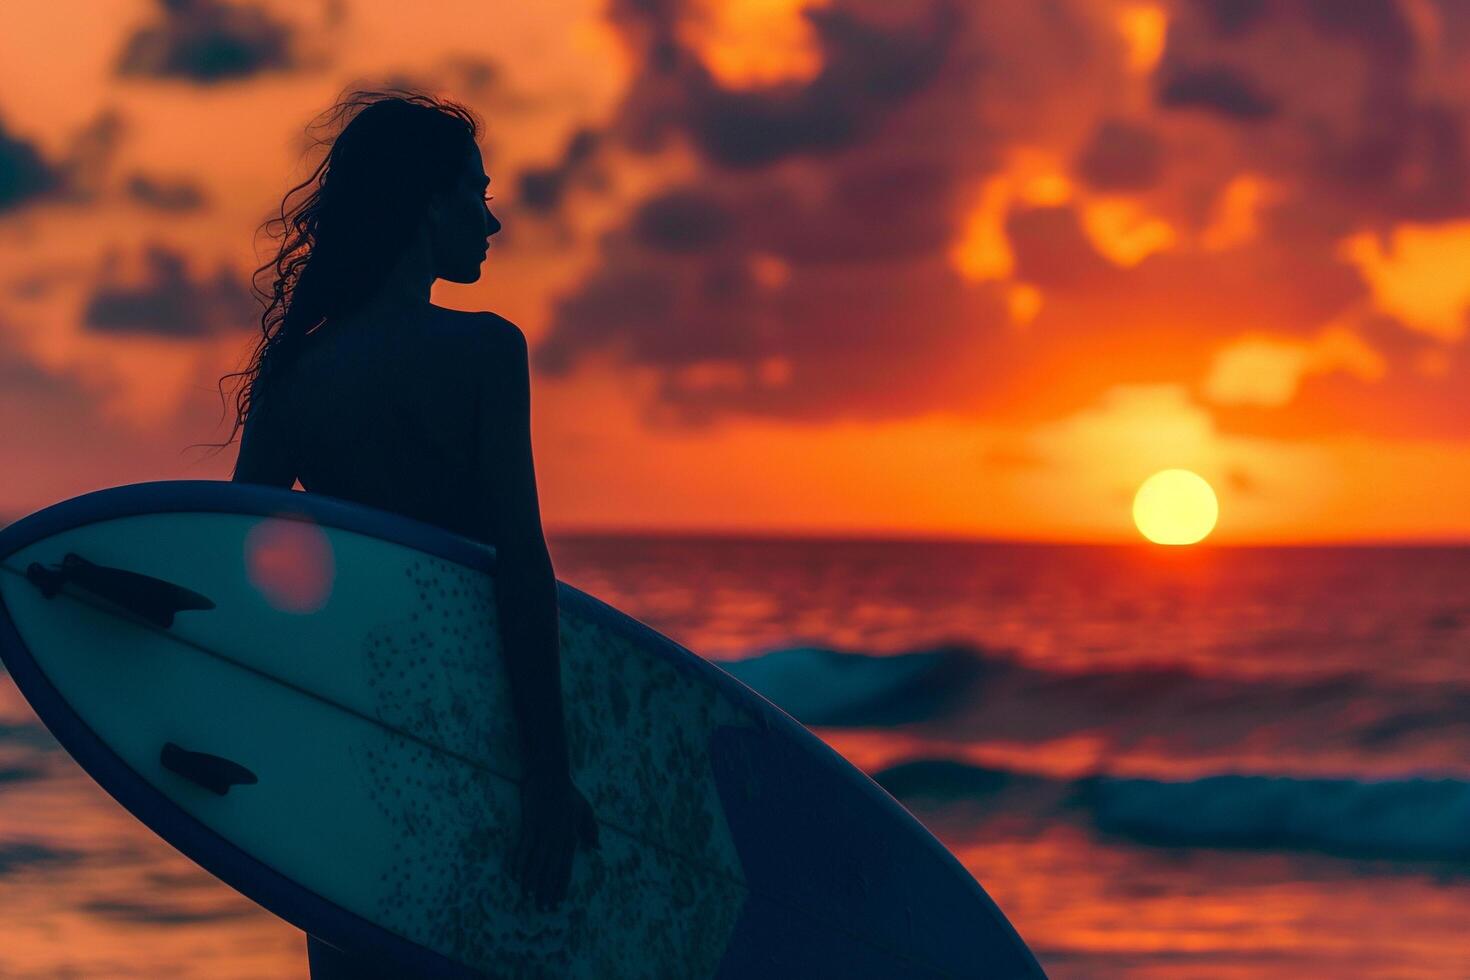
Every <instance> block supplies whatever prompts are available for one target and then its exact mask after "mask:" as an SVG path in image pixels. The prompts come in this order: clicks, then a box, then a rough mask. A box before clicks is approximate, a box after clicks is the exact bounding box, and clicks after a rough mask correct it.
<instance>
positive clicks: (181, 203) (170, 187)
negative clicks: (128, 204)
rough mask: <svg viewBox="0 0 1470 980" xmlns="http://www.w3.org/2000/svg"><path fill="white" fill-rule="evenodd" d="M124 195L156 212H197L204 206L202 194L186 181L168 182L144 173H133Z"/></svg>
mask: <svg viewBox="0 0 1470 980" xmlns="http://www.w3.org/2000/svg"><path fill="white" fill-rule="evenodd" d="M124 193H125V194H127V196H128V197H129V198H131V199H132V200H134V201H137V202H138V203H139V204H142V205H144V206H145V207H149V208H153V209H155V210H158V211H197V210H198V209H200V208H202V207H203V206H204V200H205V198H204V192H203V191H202V190H200V188H199V185H198V184H196V183H194V182H193V181H191V180H187V179H183V178H180V179H174V180H169V179H166V178H162V177H154V176H152V175H150V174H145V173H134V174H132V175H130V176H129V177H128V179H127V183H126V184H125V185H124Z"/></svg>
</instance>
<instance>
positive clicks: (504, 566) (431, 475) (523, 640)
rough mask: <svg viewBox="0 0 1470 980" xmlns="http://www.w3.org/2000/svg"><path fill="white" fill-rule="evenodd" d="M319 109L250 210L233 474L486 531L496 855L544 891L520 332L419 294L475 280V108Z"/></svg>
mask: <svg viewBox="0 0 1470 980" xmlns="http://www.w3.org/2000/svg"><path fill="white" fill-rule="evenodd" d="M325 117H326V118H325V124H326V125H327V126H328V127H329V129H330V130H331V131H333V132H336V133H337V135H336V136H335V138H334V139H332V138H328V139H325V140H318V143H319V144H321V145H327V146H328V147H329V148H328V151H327V153H326V156H325V158H324V159H323V160H322V162H321V163H320V164H319V165H318V166H317V168H316V170H315V172H314V173H313V174H312V175H311V177H309V178H307V180H305V181H303V182H302V183H301V184H299V185H297V186H296V187H294V188H292V189H291V191H289V192H287V194H286V198H285V200H284V201H283V202H282V206H281V217H280V218H279V219H272V220H271V221H269V222H267V228H268V229H270V230H272V235H273V237H275V231H274V229H275V228H276V227H277V226H278V227H279V237H280V239H281V244H280V248H279V251H278V252H277V255H276V257H275V259H274V260H273V261H272V262H268V263H266V264H265V265H263V266H261V267H260V268H259V269H257V270H256V277H257V280H259V278H260V276H261V274H262V273H265V274H266V278H267V281H269V282H271V288H270V289H269V290H268V291H266V293H265V296H266V298H265V299H264V300H263V302H265V304H266V309H265V312H264V313H263V314H262V315H261V324H262V332H263V335H264V336H263V337H262V338H261V339H260V341H259V344H258V346H257V347H256V350H255V353H254V356H253V358H252V364H251V366H250V368H249V370H247V371H244V372H237V373H238V374H244V375H246V382H245V384H244V385H242V388H241V390H240V392H239V394H238V396H237V401H236V418H235V428H234V429H233V430H232V431H231V433H230V438H231V439H233V438H234V435H235V432H236V431H239V430H240V429H241V428H242V427H243V429H244V432H243V434H242V435H241V438H240V451H239V456H238V458H237V460H236V463H235V471H234V476H233V479H234V480H235V481H237V482H248V483H264V484H270V485H274V486H279V487H286V488H290V487H291V486H292V485H293V484H294V483H295V481H296V480H297V479H299V480H300V481H301V485H302V487H303V488H304V489H305V490H307V491H309V492H314V493H322V494H327V495H330V496H333V497H341V498H345V499H348V500H353V501H357V502H359V503H363V504H367V505H368V506H372V507H378V508H381V509H384V510H390V511H394V512H397V513H400V514H405V515H407V516H409V517H412V518H416V519H418V520H422V521H429V522H431V523H434V524H438V525H440V526H442V527H445V528H448V529H450V530H452V531H455V532H457V533H460V534H463V535H467V536H469V537H473V538H476V539H478V540H481V541H484V542H486V543H488V544H491V545H493V546H494V547H495V549H496V552H497V565H496V574H495V577H494V593H495V601H496V605H497V609H498V613H499V616H498V621H499V623H500V629H501V635H502V638H503V649H504V651H505V666H506V672H507V675H508V680H509V685H510V690H511V696H512V701H513V705H514V712H515V715H516V724H517V729H518V732H519V735H520V747H521V758H522V772H523V774H524V778H523V781H522V784H521V790H520V799H521V826H520V837H519V842H518V845H517V850H516V853H515V854H514V855H513V856H512V859H511V861H510V867H511V868H512V871H513V873H514V875H515V877H516V879H517V880H518V881H519V883H520V886H521V887H522V889H523V890H524V891H525V892H526V894H528V895H529V896H530V897H532V898H533V899H534V900H535V901H536V902H537V903H538V904H540V905H541V906H542V907H547V906H550V905H554V904H556V903H558V902H560V901H561V899H562V898H563V897H564V895H565V892H566V887H567V883H568V880H569V878H570V876H571V867H572V859H573V857H574V855H575V852H576V848H577V844H578V843H579V842H581V843H585V844H588V845H594V846H595V844H596V835H597V823H596V820H595V819H594V818H593V815H592V810H591V808H590V807H589V805H588V803H587V801H586V799H585V798H584V797H583V796H582V794H581V793H580V792H579V791H578V790H577V788H576V786H575V785H573V783H572V780H571V777H570V769H569V765H568V758H567V746H566V738H565V733H564V730H563V722H562V695H561V680H560V664H559V657H558V644H559V637H558V629H557V606H556V578H555V575H554V572H553V570H552V566H551V557H550V554H549V552H548V551H547V547H546V539H545V536H544V534H543V532H542V528H541V514H540V508H539V505H538V502H537V498H536V479H535V472H534V468H533V464H532V458H531V433H530V387H529V365H528V362H527V348H526V339H525V336H524V335H523V334H522V333H521V331H520V329H519V328H518V327H517V326H516V325H515V324H513V323H511V322H510V321H509V320H506V319H504V318H502V317H500V316H497V315H496V314H494V313H463V312H458V311H454V310H449V309H445V308H442V307H438V306H435V305H433V304H432V303H430V302H429V287H430V286H431V285H432V284H433V282H434V280H435V279H448V280H450V281H451V282H466V283H467V282H474V281H476V280H477V279H479V277H480V264H481V263H482V262H483V261H484V260H485V257H486V254H487V251H488V248H489V240H490V236H492V235H494V234H495V233H496V232H498V231H499V230H500V228H501V225H500V222H499V221H497V220H496V219H495V216H494V215H493V214H491V213H490V208H489V206H488V200H489V199H488V198H486V197H483V196H482V195H483V194H484V192H485V189H486V187H487V186H488V185H489V183H490V178H489V177H488V176H487V175H486V174H485V171H484V164H483V162H482V159H481V156H480V151H479V147H478V145H477V140H478V137H479V135H480V124H479V121H478V120H477V119H476V117H475V115H474V114H473V113H472V112H471V111H470V110H469V109H467V108H465V107H463V106H461V105H458V104H456V103H453V102H449V101H446V100H440V99H436V98H434V97H432V96H428V95H424V94H419V93H413V92H406V91H404V90H401V89H394V90H389V91H383V92H368V91H357V92H353V93H350V94H349V95H347V96H346V97H344V98H343V99H342V100H341V101H340V102H339V103H338V104H337V105H335V106H333V107H332V109H329V110H328V111H327V113H326V114H325ZM344 123H345V125H344ZM311 128H315V124H314V126H313V127H311ZM303 189H307V190H308V193H307V194H306V195H305V197H304V198H303V199H302V200H301V201H300V202H299V203H297V204H295V205H294V206H291V207H289V208H288V203H289V201H290V199H291V196H292V194H294V193H296V192H297V191H301V190H303ZM230 376H231V375H226V377H230ZM228 444H229V442H228V441H226V443H225V445H228ZM307 952H308V960H309V963H310V969H311V976H312V977H313V980H322V978H328V977H371V976H380V975H383V976H402V975H403V973H402V971H394V970H391V969H389V970H387V972H383V971H384V967H382V966H381V965H379V964H376V963H375V962H374V961H373V960H370V959H367V958H366V957H365V956H362V955H354V952H353V951H351V950H339V949H337V948H336V947H333V946H331V945H329V944H327V943H325V942H323V941H321V940H319V939H317V938H316V937H314V936H308V937H307Z"/></svg>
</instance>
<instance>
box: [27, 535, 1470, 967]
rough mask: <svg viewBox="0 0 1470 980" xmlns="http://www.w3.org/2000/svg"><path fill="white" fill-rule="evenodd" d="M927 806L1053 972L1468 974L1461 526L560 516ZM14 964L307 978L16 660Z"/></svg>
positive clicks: (622, 593)
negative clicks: (1069, 535) (1314, 538)
mask: <svg viewBox="0 0 1470 980" xmlns="http://www.w3.org/2000/svg"><path fill="white" fill-rule="evenodd" d="M551 549H552V557H553V562H554V564H555V566H556V571H557V575H558V577H559V578H561V579H562V580H563V581H565V582H567V583H569V584H571V585H573V586H576V587H577V588H579V589H582V590H584V591H586V592H589V593H591V594H593V595H595V596H597V597H598V598H600V599H603V600H604V601H606V602H608V603H610V604H612V605H614V606H616V607H618V608H619V609H621V610H623V611H625V612H627V613H628V614H629V615H632V616H633V617H635V618H637V619H639V620H642V621H643V622H645V623H647V624H648V625H650V626H652V627H653V628H655V629H657V630H659V631H660V632H663V633H665V634H667V635H669V636H670V637H672V638H674V639H675V640H677V641H679V642H680V643H682V644H683V645H685V646H687V647H688V648H690V649H691V650H694V651H695V652H696V653H699V654H701V655H702V656H704V657H706V658H708V659H710V660H712V661H714V662H716V663H718V664H720V665H721V666H722V667H724V668H725V669H727V670H729V671H730V672H731V673H733V674H735V676H737V677H739V678H740V679H741V680H743V681H744V682H745V683H747V684H749V685H751V686H752V687H754V688H755V689H756V690H758V691H760V692H761V693H762V694H763V695H765V696H766V697H768V698H770V699H771V700H772V701H774V702H775V703H777V704H778V705H781V706H782V707H783V708H784V709H785V710H787V711H788V712H790V713H791V714H793V715H794V716H795V717H797V718H798V719H799V720H801V721H802V722H804V723H805V724H807V725H808V726H809V727H810V728H811V729H812V730H813V731H815V732H816V733H817V734H818V735H819V736H821V737H822V738H823V739H824V740H826V741H827V742H828V743H829V744H830V745H832V747H833V748H835V749H836V750H837V751H839V752H841V753H842V754H843V755H844V756H846V757H847V758H848V759H850V760H851V761H852V762H853V763H854V764H855V765H857V766H858V767H860V768H861V769H863V770H864V771H865V772H867V773H868V774H869V775H871V776H872V777H873V778H874V779H875V780H877V781H878V782H879V783H880V785H882V786H884V787H885V788H886V789H887V790H888V791H889V792H890V793H892V794H893V795H894V796H895V797H896V798H898V799H899V800H900V801H901V802H902V803H903V804H904V805H905V806H906V807H908V808H909V809H910V810H911V811H912V812H913V813H914V814H915V815H916V816H917V817H918V818H919V819H920V820H921V821H923V822H924V824H925V825H927V826H928V827H929V828H930V830H931V831H933V833H934V834H935V835H936V836H937V837H938V838H939V839H940V840H941V841H942V842H943V843H944V844H945V845H946V846H947V847H948V848H949V849H950V850H951V851H952V852H953V853H954V854H955V855H956V856H957V857H958V858H959V859H960V861H961V862H962V863H963V864H964V865H965V866H966V867H967V868H968V869H969V870H970V871H971V872H972V873H973V874H974V875H975V877H976V879H977V880H978V881H979V882H980V883H981V884H982V885H983V886H984V887H985V889H986V891H987V892H989V894H990V895H991V897H992V898H994V899H995V901H996V902H997V904H999V906H1000V908H1001V909H1002V910H1003V911H1004V912H1005V913H1006V915H1007V916H1008V917H1009V918H1010V920H1011V921H1012V923H1013V924H1014V925H1015V926H1016V928H1017V930H1018V931H1019V932H1020V934H1021V936H1022V937H1023V938H1024V939H1025V940H1026V941H1027V943H1028V944H1029V945H1030V946H1031V948H1032V950H1033V951H1034V952H1035V953H1036V955H1037V957H1038V958H1039V959H1040V961H1041V963H1042V965H1043V966H1044V967H1045V968H1046V970H1047V972H1048V974H1049V975H1050V976H1052V977H1055V978H1067V977H1078V978H1082V977H1129V978H1134V977H1137V978H1154V977H1158V978H1163V977H1168V978H1206V977H1208V978H1234V977H1253V978H1254V977H1265V978H1274V977H1303V976H1310V977H1334V978H1351V977H1364V978H1368V977H1374V978H1377V977H1383V978H1388V977H1393V978H1409V977H1470V927H1467V925H1466V924H1467V923H1470V549H1461V548H1429V547H1426V548H1396V547H1310V548H1309V547H1281V548H1234V547H1219V546H1213V545H1210V544H1205V545H1201V546H1196V547H1192V548H1176V549H1163V548H1158V547H1154V546H1147V545H1143V544H1139V545H1118V546H1089V545H1044V544H1010V543H979V542H941V541H880V540H816V539H799V540H798V539H775V538H772V539H756V538H739V537H719V536H700V537H694V536H649V535H643V536H639V535H602V536H595V535H563V536H556V537H553V538H552V540H551ZM0 907H3V908H4V909H5V925H4V927H3V933H0V935H3V942H0V976H3V977H6V978H10V977H17V978H19V977H26V978H30V977H34V978H46V980H52V978H58V977H78V978H80V977H87V978H91V977H106V978H112V977H119V978H121V977H162V976H168V977H201V978H202V977H210V978H247V977H249V978H266V977H270V978H305V977H306V976H307V971H306V959H305V943H304V937H303V936H302V934H301V933H300V931H298V930H296V929H295V928H294V927H292V926H290V925H288V924H286V923H284V922H282V921H281V920H279V919H277V918H276V917H274V916H273V915H271V914H270V913H268V912H266V911H264V910H263V909H261V908H259V907H258V906H256V905H254V904H253V903H251V902H250V901H248V900H247V899H245V898H243V897H242V896H240V895H238V894H237V893H235V892H233V891H232V890H231V889H229V888H227V887H226V886H224V885H223V884H221V883H220V882H218V881H217V880H215V879H213V878H212V877H211V876H209V875H208V874H207V873H205V872H204V871H202V870H201V869H199V868H198V867H197V866H195V865H194V864H192V863H191V862H190V861H188V860H187V859H186V858H184V857H182V856H181V855H179V854H178V853H177V852H175V851H174V850H173V849H172V848H170V847H169V846H168V845H166V844H164V843H163V842H162V841H161V840H159V839H158V838H157V837H156V836H154V835H153V834H152V832H151V831H149V830H147V828H145V827H143V826H142V825H141V824H139V823H138V822H137V820H136V819H134V818H133V817H132V816H131V815H130V814H128V813H127V812H126V811H125V810H123V809H122V807H121V806H119V805H118V804H117V803H116V802H115V801H113V800H112V798H111V797H109V796H107V795H106V794H105V793H104V792H103V791H102V790H101V789H100V788H99V787H97V786H96V785H95V784H94V783H93V782H92V781H91V780H90V779H89V778H88V777H87V776H86V775H85V774H84V773H82V772H81V770H80V769H79V768H78V767H77V766H76V764H75V763H73V762H72V761H71V759H70V758H69V757H68V756H67V755H66V754H65V753H64V752H62V751H61V750H60V749H59V748H58V747H57V746H56V744H55V742H54V740H53V739H52V738H51V736H50V735H49V733H47V732H46V731H45V729H43V728H41V727H40V726H39V724H38V723H37V722H36V720H35V718H34V715H33V714H32V713H31V712H30V709H29V707H28V706H27V705H26V704H25V703H24V701H23V700H22V699H21V698H20V696H19V694H18V693H17V692H16V691H15V688H14V685H13V684H11V683H10V682H9V680H8V679H4V680H0Z"/></svg>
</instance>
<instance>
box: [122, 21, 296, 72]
mask: <svg viewBox="0 0 1470 980" xmlns="http://www.w3.org/2000/svg"><path fill="white" fill-rule="evenodd" d="M159 14H160V16H159V19H158V20H156V21H154V22H153V23H151V24H148V25H146V26H144V27H141V28H139V29H138V30H137V31H136V32H135V33H134V34H133V36H132V37H131V38H129V39H128V41H127V44H126V45H125V46H124V47H123V50H122V53H121V54H120V55H119V56H118V59H117V73H118V74H119V75H124V76H128V75H138V76H145V77H149V78H182V79H186V80H188V81H191V82H195V83H198V84H202V85H213V84H217V83H220V82H225V81H229V80H231V79H239V78H246V77H249V76H252V75H257V74H260V73H262V72H267V71H272V70H280V69H286V68H291V67H293V65H294V59H293V57H292V53H291V30H290V28H289V27H287V26H286V25H285V24H283V23H281V22H279V21H277V20H275V19H274V18H273V17H272V16H271V15H269V14H267V13H266V12H265V11H264V10H262V9H260V8H258V7H253V6H247V5H245V4H240V3H225V2H221V0H159Z"/></svg>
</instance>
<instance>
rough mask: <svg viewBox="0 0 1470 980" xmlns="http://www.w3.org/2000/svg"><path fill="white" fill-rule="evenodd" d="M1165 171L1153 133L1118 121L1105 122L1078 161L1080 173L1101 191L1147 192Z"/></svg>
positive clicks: (1144, 127) (1156, 139)
mask: <svg viewBox="0 0 1470 980" xmlns="http://www.w3.org/2000/svg"><path fill="white" fill-rule="evenodd" d="M1162 169H1163V146H1162V145H1161V144H1160V143H1159V138H1158V137H1157V136H1155V135H1154V132H1153V130H1151V129H1149V128H1148V127H1146V126H1138V125H1135V124H1133V123H1129V122H1124V121H1122V120H1118V119H1108V120H1104V121H1103V122H1102V123H1101V124H1100V125H1099V126H1098V127H1097V129H1096V130H1095V131H1094V132H1093V134H1092V140H1091V141H1090V142H1089V143H1088V144H1087V146H1086V147H1084V148H1083V150H1082V153H1081V155H1080V156H1079V157H1078V158H1077V170H1078V172H1079V173H1080V174H1081V175H1082V177H1083V178H1084V179H1085V180H1086V181H1087V182H1088V183H1089V184H1091V185H1092V186H1093V187H1095V188H1097V189H1098V190H1102V191H1142V190H1148V189H1149V188H1150V187H1152V186H1153V185H1154V184H1155V183H1156V182H1157V181H1158V179H1159V175H1160V172H1161V171H1162Z"/></svg>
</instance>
